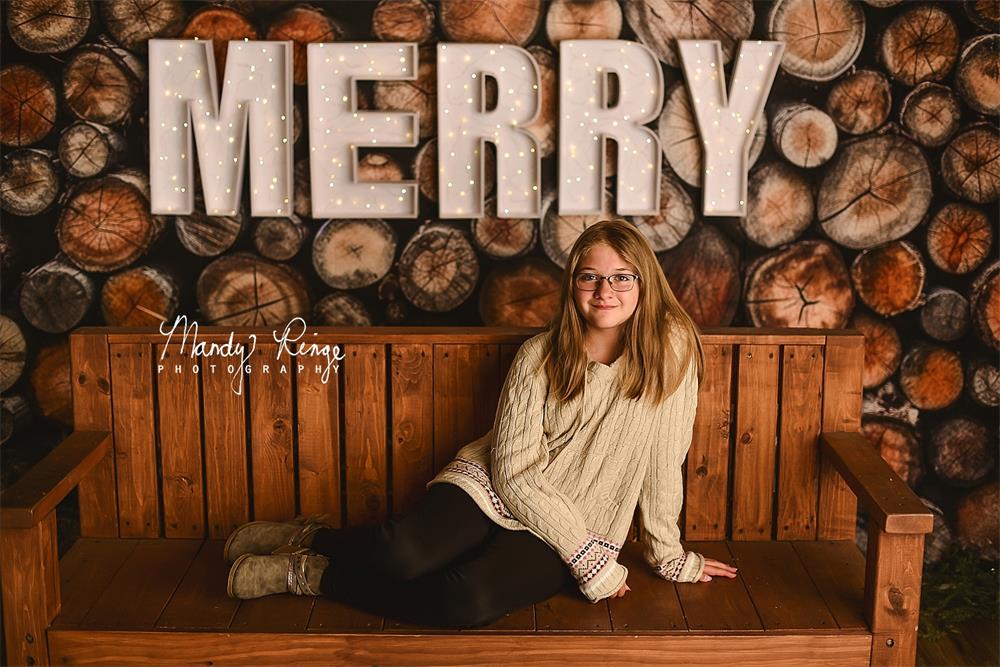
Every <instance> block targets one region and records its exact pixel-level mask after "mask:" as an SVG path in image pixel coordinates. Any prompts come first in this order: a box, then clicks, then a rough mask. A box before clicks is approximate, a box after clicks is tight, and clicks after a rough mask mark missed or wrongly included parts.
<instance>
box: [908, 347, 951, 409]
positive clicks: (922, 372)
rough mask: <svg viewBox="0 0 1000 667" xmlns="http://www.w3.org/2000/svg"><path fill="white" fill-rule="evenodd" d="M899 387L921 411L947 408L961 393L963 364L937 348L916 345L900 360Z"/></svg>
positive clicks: (943, 349)
mask: <svg viewBox="0 0 1000 667" xmlns="http://www.w3.org/2000/svg"><path fill="white" fill-rule="evenodd" d="M899 384H900V386H901V387H902V388H903V391H904V392H906V397H907V398H909V399H910V401H911V402H912V403H913V404H914V405H915V406H917V407H918V408H920V409H921V410H940V409H942V408H946V407H948V406H949V405H951V404H952V403H954V402H955V401H956V400H957V399H958V397H959V396H960V395H961V393H962V384H963V378H962V360H961V359H960V358H959V356H958V353H956V352H953V351H952V350H949V349H946V348H943V347H941V346H939V345H931V344H929V343H917V344H916V345H915V346H914V347H913V349H912V350H910V351H909V352H908V353H907V354H906V356H905V357H903V363H902V364H900V367H899Z"/></svg>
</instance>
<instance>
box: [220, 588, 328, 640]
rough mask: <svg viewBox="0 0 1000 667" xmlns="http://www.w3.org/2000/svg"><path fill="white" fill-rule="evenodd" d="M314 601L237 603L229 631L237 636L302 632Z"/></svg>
mask: <svg viewBox="0 0 1000 667" xmlns="http://www.w3.org/2000/svg"><path fill="white" fill-rule="evenodd" d="M315 601H316V598H313V597H307V596H297V595H268V596H266V597H262V598H256V599H254V600H240V606H239V609H237V610H236V615H235V616H233V622H232V623H231V624H230V625H229V629H230V630H234V631H239V632H305V631H306V627H307V626H308V625H309V617H310V616H311V615H312V609H313V604H314V603H315Z"/></svg>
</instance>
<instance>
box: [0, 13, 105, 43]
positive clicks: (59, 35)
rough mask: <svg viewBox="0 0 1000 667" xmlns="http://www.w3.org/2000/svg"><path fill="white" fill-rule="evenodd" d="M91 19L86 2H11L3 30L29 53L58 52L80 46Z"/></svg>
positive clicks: (91, 14) (91, 15)
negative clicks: (5, 28) (5, 26)
mask: <svg viewBox="0 0 1000 667" xmlns="http://www.w3.org/2000/svg"><path fill="white" fill-rule="evenodd" d="M92 18H93V5H92V4H91V3H90V1H89V0H55V1H53V0H11V2H10V3H9V4H8V5H7V30H8V31H9V32H10V36H11V39H13V40H14V43H15V44H17V45H18V46H20V47H21V48H22V49H24V50H25V51H27V52H29V53H61V52H63V51H69V50H70V49H72V48H73V47H74V46H76V45H77V44H79V43H80V40H81V39H83V38H84V36H85V35H86V34H87V31H88V30H90V22H91V20H92Z"/></svg>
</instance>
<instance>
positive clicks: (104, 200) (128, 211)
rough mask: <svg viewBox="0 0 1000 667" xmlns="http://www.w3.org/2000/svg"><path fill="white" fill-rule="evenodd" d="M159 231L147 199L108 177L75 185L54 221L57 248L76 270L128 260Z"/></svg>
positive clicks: (124, 263) (102, 268)
mask: <svg viewBox="0 0 1000 667" xmlns="http://www.w3.org/2000/svg"><path fill="white" fill-rule="evenodd" d="M161 231H162V227H161V226H160V225H159V224H158V221H157V220H155V219H154V216H152V215H151V214H150V212H149V199H148V198H146V197H145V196H144V194H143V193H142V192H141V191H140V190H139V188H138V187H136V186H135V185H131V184H130V183H126V182H125V181H123V180H121V179H119V178H115V177H113V176H105V177H103V178H99V179H95V180H89V181H84V182H82V183H80V184H79V185H78V186H76V188H74V189H73V190H72V191H71V192H70V193H69V195H68V197H67V199H66V204H65V206H64V207H63V209H62V213H61V215H60V216H59V222H58V223H57V224H56V238H57V239H58V240H59V247H60V248H61V249H62V251H63V252H64V253H66V255H67V256H68V257H69V258H70V259H71V260H72V261H73V263H74V264H76V265H77V266H79V267H80V268H81V269H83V270H85V271H96V272H109V271H114V270H116V269H120V268H122V267H125V266H128V265H129V264H132V263H133V262H135V261H136V260H137V259H139V257H141V256H142V255H143V254H145V253H146V252H147V251H148V250H149V248H150V246H151V245H152V244H153V243H154V242H155V241H156V239H157V237H158V236H159V235H160V232H161Z"/></svg>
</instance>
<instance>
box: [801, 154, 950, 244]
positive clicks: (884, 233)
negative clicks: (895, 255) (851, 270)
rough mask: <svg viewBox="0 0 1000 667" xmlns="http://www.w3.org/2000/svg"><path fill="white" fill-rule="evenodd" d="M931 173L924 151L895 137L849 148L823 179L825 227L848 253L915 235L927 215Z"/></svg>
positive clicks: (820, 205) (820, 208)
mask: <svg viewBox="0 0 1000 667" xmlns="http://www.w3.org/2000/svg"><path fill="white" fill-rule="evenodd" d="M931 195H932V189H931V172H930V168H929V167H928V165H927V160H926V159H924V155H923V153H922V152H921V151H920V149H919V148H918V147H917V146H916V144H914V143H913V142H912V141H910V140H909V139H906V138H905V137H901V136H898V135H895V134H885V135H881V136H873V137H867V138H864V139H859V140H857V141H855V142H853V143H851V144H848V145H846V146H844V148H843V149H842V150H841V151H840V152H839V154H838V155H837V157H836V159H835V160H834V161H833V162H832V163H831V164H830V166H829V168H828V169H827V170H826V173H825V174H824V176H823V180H822V182H821V184H820V188H819V196H818V198H817V201H816V216H817V218H818V219H819V222H820V227H821V228H822V229H823V231H824V232H825V233H826V235H827V236H829V237H830V238H831V239H833V240H834V241H836V242H837V243H839V244H840V245H842V246H845V247H848V248H870V247H872V246H875V245H879V244H881V243H886V242H887V241H893V240H895V239H898V238H901V237H903V236H906V235H907V234H909V233H910V232H911V231H913V229H915V228H916V226H917V225H919V224H920V222H921V220H923V219H924V214H925V213H927V207H928V206H929V205H930V201H931Z"/></svg>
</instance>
